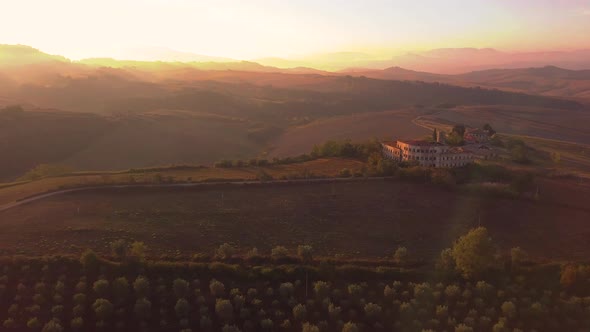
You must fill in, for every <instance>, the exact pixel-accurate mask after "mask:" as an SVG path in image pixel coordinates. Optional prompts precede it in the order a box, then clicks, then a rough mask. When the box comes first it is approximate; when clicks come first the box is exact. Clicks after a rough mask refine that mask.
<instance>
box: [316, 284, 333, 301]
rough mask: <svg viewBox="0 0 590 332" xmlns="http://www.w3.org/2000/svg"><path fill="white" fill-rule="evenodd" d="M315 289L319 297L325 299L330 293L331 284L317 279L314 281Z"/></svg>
mask: <svg viewBox="0 0 590 332" xmlns="http://www.w3.org/2000/svg"><path fill="white" fill-rule="evenodd" d="M313 290H314V292H315V294H316V296H317V297H318V299H324V298H326V297H327V296H329V295H330V284H329V283H327V282H325V281H316V282H314V283H313Z"/></svg>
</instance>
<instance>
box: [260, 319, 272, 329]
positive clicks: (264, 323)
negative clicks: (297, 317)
mask: <svg viewBox="0 0 590 332" xmlns="http://www.w3.org/2000/svg"><path fill="white" fill-rule="evenodd" d="M260 327H261V328H262V329H263V330H272V328H273V322H272V320H271V319H268V318H266V319H263V320H261V321H260Z"/></svg>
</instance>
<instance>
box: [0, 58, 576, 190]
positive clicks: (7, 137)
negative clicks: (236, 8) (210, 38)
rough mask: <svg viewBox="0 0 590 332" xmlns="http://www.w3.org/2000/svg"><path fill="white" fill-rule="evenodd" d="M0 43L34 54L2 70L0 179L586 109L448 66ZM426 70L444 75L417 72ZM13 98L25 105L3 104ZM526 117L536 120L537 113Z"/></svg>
mask: <svg viewBox="0 0 590 332" xmlns="http://www.w3.org/2000/svg"><path fill="white" fill-rule="evenodd" d="M7 50H8V51H7ZM3 52H4V53H3V54H4V55H3V56H4V58H5V59H8V58H10V57H9V56H6V54H5V53H6V52H9V53H10V52H14V53H15V55H13V56H12V58H15V57H17V55H18V54H21V53H22V52H25V53H26V54H29V55H28V56H27V57H25V58H26V59H28V60H26V61H25V60H23V61H24V62H22V63H19V64H16V65H14V64H12V65H7V66H6V67H4V68H3V70H2V72H1V75H0V86H2V88H3V89H2V91H1V93H0V128H2V130H1V131H0V138H1V140H0V155H2V157H3V163H2V165H0V180H10V179H14V178H16V177H18V176H20V175H22V174H24V173H25V172H26V171H27V170H29V169H31V168H33V167H35V166H36V165H38V164H42V163H52V164H66V165H68V166H71V167H73V168H74V169H77V170H97V169H107V170H111V169H122V168H123V169H125V168H131V167H148V166H158V165H168V164H179V163H203V164H210V163H213V162H215V161H218V160H219V159H236V158H251V157H256V156H265V155H266V153H267V152H268V151H269V150H273V151H275V152H276V153H277V154H279V155H284V154H285V153H304V152H308V151H309V149H310V148H311V147H312V146H313V145H314V144H318V143H321V141H323V140H326V139H334V138H338V139H342V138H352V139H356V140H363V139H368V138H372V137H375V136H377V137H381V136H388V135H394V136H395V135H397V136H400V135H402V136H415V135H422V134H424V133H425V129H423V128H420V127H417V126H415V125H414V124H412V120H413V119H414V118H415V117H418V116H420V115H423V114H430V113H433V112H436V111H440V110H447V109H453V108H456V107H463V108H465V109H473V110H477V107H479V106H490V107H491V106H495V105H500V106H502V107H500V108H498V109H501V110H502V112H505V111H506V109H508V110H510V109H516V108H521V107H525V108H527V109H532V110H537V109H538V110H542V114H544V116H547V114H550V115H551V119H557V120H552V121H557V122H558V123H562V122H564V121H565V122H564V123H565V124H564V125H563V126H562V127H559V128H562V129H560V130H563V128H569V127H568V126H570V125H571V123H572V121H570V120H572V119H574V121H573V122H574V123H579V122H580V121H579V119H581V118H580V117H578V115H579V114H580V112H583V110H584V107H585V106H584V105H583V104H581V103H579V102H576V101H574V100H567V99H562V98H554V97H551V96H538V95H530V94H524V93H519V92H518V93H517V92H510V91H501V90H490V89H483V88H480V87H471V86H467V87H466V86H459V85H451V84H447V83H444V84H443V83H440V82H439V81H438V77H443V76H441V75H433V74H427V73H417V72H411V71H407V70H402V69H400V68H393V69H389V70H384V71H372V73H373V74H374V75H381V76H379V77H378V78H379V79H376V78H369V77H368V76H365V77H360V76H362V75H358V73H357V74H355V75H354V76H353V75H346V74H342V73H326V72H321V71H316V70H311V69H306V68H300V69H290V70H276V69H273V68H271V67H265V66H261V65H258V64H254V63H245V64H244V65H245V66H246V67H247V68H252V69H248V70H236V69H235V68H233V67H232V63H221V64H216V66H217V65H219V66H227V67H222V70H210V69H207V70H205V69H202V68H197V67H195V66H193V65H191V64H183V63H154V62H117V64H118V65H115V66H113V67H104V66H102V65H100V63H94V64H85V63H74V62H70V61H69V60H67V59H65V58H60V57H55V56H51V55H46V54H44V53H42V52H39V51H37V50H34V49H31V48H26V47H16V48H4V49H3ZM4 63H5V64H8V62H7V61H5V62H4ZM231 68H233V69H231ZM553 71H554V70H553ZM553 71H552V72H553ZM484 74H485V77H484V78H479V77H478V76H477V75H476V74H473V75H474V76H473V80H476V79H477V80H480V79H482V80H483V79H486V80H489V81H490V82H492V81H493V80H496V81H497V82H501V81H502V77H504V76H502V75H499V74H497V73H495V72H491V73H482V75H484ZM533 74H534V73H533ZM533 74H530V75H533ZM426 75H428V76H429V77H430V80H433V81H436V82H424V81H425V79H422V82H419V81H415V80H418V79H419V78H420V77H424V76H426ZM520 75H524V74H520ZM537 75H549V73H540V74H539V73H537ZM552 75H553V76H554V77H557V78H555V79H556V80H566V79H567V80H574V78H576V80H577V81H581V82H584V80H578V79H577V78H578V76H576V75H582V74H575V73H570V76H567V75H566V76H564V75H565V74H564V73H562V72H558V73H557V74H556V73H552ZM394 76H395V77H396V80H391V78H392V77H394ZM572 76H573V78H572ZM444 77H447V76H444ZM452 83H454V82H452ZM490 84H491V83H490ZM496 84H500V83H496ZM10 104H20V105H22V106H23V108H24V111H23V112H16V113H15V112H13V111H8V112H7V111H2V107H4V106H6V105H10ZM476 106H477V107H476ZM470 107H471V108H470ZM478 112H479V111H473V112H471V113H470V112H461V114H462V115H466V116H467V117H462V119H466V123H468V124H469V123H470V122H473V124H474V125H480V123H479V121H480V119H481V117H478V116H477V115H478V114H479V113H478ZM540 112H541V111H540ZM448 114H449V116H450V115H452V114H454V113H451V112H448ZM486 114H488V113H486ZM540 114H541V113H540ZM527 116H531V117H533V118H534V117H535V114H534V111H533V112H531V113H527ZM568 119H569V120H568ZM519 121H520V120H519ZM523 121H524V120H523ZM523 121H521V122H522V123H521V124H520V125H521V126H522V127H519V128H521V129H519V130H521V131H523V132H528V131H526V130H527V128H528V126H529V125H530V123H529V122H523ZM568 121H569V122H568ZM519 123H520V122H519ZM361 127H362V128H361ZM401 128H403V129H404V130H402V129H401ZM406 129H407V130H406ZM338 133H340V134H338ZM342 133H347V135H348V137H343V136H342ZM577 137H581V136H579V135H578V136H577ZM4 160H7V161H6V162H4Z"/></svg>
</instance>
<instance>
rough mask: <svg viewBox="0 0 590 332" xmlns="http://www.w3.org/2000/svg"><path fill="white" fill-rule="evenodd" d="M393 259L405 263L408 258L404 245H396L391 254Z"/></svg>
mask: <svg viewBox="0 0 590 332" xmlns="http://www.w3.org/2000/svg"><path fill="white" fill-rule="evenodd" d="M393 259H394V260H395V262H396V263H398V264H405V263H406V261H407V259H408V249H406V247H398V248H397V249H396V250H395V253H394V254H393Z"/></svg>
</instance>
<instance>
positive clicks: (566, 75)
mask: <svg viewBox="0 0 590 332" xmlns="http://www.w3.org/2000/svg"><path fill="white" fill-rule="evenodd" d="M341 73H342V74H347V75H353V76H365V77H370V78H377V79H383V80H407V81H424V82H440V83H446V84H453V85H459V86H466V87H470V86H471V87H473V86H481V87H484V88H490V89H501V90H506V91H518V92H524V93H529V94H535V95H547V96H555V97H567V98H581V99H590V70H568V69H563V68H559V67H555V66H546V67H534V68H516V69H489V70H483V71H473V72H468V73H464V74H456V75H445V74H433V73H428V72H420V71H413V70H408V69H403V68H400V67H391V68H387V69H383V70H375V69H361V68H359V69H350V70H346V71H342V72H341Z"/></svg>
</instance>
